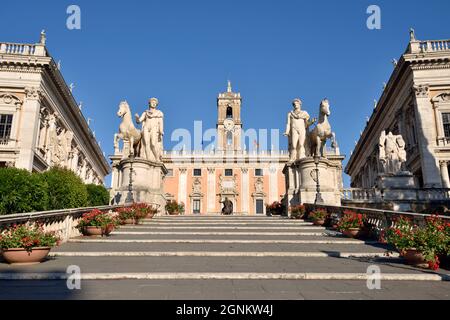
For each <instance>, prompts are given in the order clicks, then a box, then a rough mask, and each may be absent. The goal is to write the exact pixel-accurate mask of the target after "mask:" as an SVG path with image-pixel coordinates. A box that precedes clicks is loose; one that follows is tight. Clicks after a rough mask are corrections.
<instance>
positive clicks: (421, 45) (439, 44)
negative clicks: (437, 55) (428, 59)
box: [410, 40, 450, 53]
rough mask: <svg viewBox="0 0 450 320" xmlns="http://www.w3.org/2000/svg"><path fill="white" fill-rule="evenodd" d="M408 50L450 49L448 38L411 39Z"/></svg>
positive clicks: (416, 51) (435, 50) (415, 51)
mask: <svg viewBox="0 0 450 320" xmlns="http://www.w3.org/2000/svg"><path fill="white" fill-rule="evenodd" d="M410 51H411V52H410V53H419V52H442V51H450V40H427V41H413V42H411V48H410Z"/></svg>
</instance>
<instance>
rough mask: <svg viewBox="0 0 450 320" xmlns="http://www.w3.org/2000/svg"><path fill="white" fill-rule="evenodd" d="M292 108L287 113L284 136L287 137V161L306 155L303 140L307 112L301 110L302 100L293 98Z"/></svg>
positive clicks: (306, 123) (304, 140) (306, 126)
mask: <svg viewBox="0 0 450 320" xmlns="http://www.w3.org/2000/svg"><path fill="white" fill-rule="evenodd" d="M292 106H293V110H292V111H290V112H289V113H288V116H287V124H286V132H285V133H284V135H285V136H287V137H289V161H295V160H298V159H301V158H304V157H305V156H306V154H305V142H306V130H307V128H308V120H309V118H310V117H309V114H308V112H306V111H303V110H302V109H301V108H302V101H301V100H300V99H294V101H293V102H292Z"/></svg>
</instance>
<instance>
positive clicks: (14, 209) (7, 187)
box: [0, 168, 48, 214]
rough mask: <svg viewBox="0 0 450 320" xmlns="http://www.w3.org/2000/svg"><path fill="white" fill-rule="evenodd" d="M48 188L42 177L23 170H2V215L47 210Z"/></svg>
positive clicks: (0, 208) (0, 190)
mask: <svg viewBox="0 0 450 320" xmlns="http://www.w3.org/2000/svg"><path fill="white" fill-rule="evenodd" d="M47 190H48V186H47V183H46V181H45V180H44V179H42V176H41V175H39V174H37V173H30V172H28V171H26V170H23V169H17V168H2V169H0V214H11V213H22V212H32V211H42V210H47V207H48V196H47Z"/></svg>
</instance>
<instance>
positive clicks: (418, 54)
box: [345, 30, 450, 189]
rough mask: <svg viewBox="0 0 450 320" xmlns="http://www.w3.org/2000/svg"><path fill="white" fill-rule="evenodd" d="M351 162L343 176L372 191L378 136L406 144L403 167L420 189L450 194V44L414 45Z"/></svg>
mask: <svg viewBox="0 0 450 320" xmlns="http://www.w3.org/2000/svg"><path fill="white" fill-rule="evenodd" d="M393 63H394V65H395V69H394V71H393V73H392V75H391V77H390V79H389V82H388V83H387V85H386V87H385V89H384V92H383V94H382V96H381V98H380V100H379V101H378V103H377V104H376V105H375V108H374V110H373V113H372V115H371V117H370V119H369V120H368V121H367V125H366V127H365V129H364V131H363V133H362V135H361V137H360V139H359V141H358V143H357V145H356V147H355V149H354V151H353V153H352V155H351V157H350V160H349V162H348V164H347V167H346V169H345V172H346V173H347V174H349V175H350V176H351V186H352V187H353V188H365V189H368V188H373V187H374V186H375V185H376V181H377V177H378V176H379V174H380V173H381V168H380V163H379V161H378V159H379V154H378V153H379V139H380V135H381V132H382V131H385V132H386V133H387V132H392V133H393V134H394V135H401V136H402V137H403V140H404V141H405V151H406V159H407V160H406V163H405V167H406V169H407V170H409V171H410V172H411V173H412V174H413V175H414V177H415V179H416V181H417V182H416V183H417V186H418V187H419V188H421V189H436V188H450V181H449V163H450V40H426V41H421V40H417V39H416V37H415V34H414V31H413V30H411V32H410V42H409V45H408V48H407V50H406V52H405V53H404V54H403V55H402V56H401V57H400V59H399V60H398V61H396V60H394V61H393Z"/></svg>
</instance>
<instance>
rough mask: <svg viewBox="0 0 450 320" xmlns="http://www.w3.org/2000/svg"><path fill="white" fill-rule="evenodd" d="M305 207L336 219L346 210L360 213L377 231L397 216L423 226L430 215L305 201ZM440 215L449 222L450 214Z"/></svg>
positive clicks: (392, 223) (308, 210)
mask: <svg viewBox="0 0 450 320" xmlns="http://www.w3.org/2000/svg"><path fill="white" fill-rule="evenodd" d="M305 207H306V212H307V213H309V212H311V211H313V210H315V209H325V210H327V212H328V213H330V214H333V215H334V216H335V217H334V218H336V219H338V218H340V217H342V215H343V214H344V211H346V210H351V211H353V212H358V213H361V214H363V215H365V217H366V223H368V224H369V225H370V226H371V227H372V228H373V230H375V231H376V232H378V233H379V232H381V231H382V230H384V229H386V228H389V227H395V226H396V223H397V219H398V218H399V217H405V218H407V219H409V220H410V221H411V223H412V224H415V225H418V226H424V225H425V223H426V219H427V218H430V217H431V215H429V214H421V213H412V212H401V211H390V210H380V209H369V208H357V207H349V206H329V205H319V204H309V203H305ZM441 217H442V219H444V220H446V221H447V222H450V216H441Z"/></svg>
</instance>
